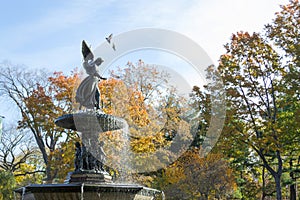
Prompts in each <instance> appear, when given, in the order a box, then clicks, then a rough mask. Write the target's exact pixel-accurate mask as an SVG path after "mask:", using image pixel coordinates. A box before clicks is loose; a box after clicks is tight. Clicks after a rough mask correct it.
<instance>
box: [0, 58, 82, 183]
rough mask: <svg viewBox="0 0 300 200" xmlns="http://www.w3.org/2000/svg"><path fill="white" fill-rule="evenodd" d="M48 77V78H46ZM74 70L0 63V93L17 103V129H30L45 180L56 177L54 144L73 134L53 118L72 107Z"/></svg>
mask: <svg viewBox="0 0 300 200" xmlns="http://www.w3.org/2000/svg"><path fill="white" fill-rule="evenodd" d="M48 77H49V78H48ZM76 81H77V73H74V74H72V75H71V76H69V77H67V76H64V75H63V74H62V73H54V74H53V75H52V76H51V75H50V74H49V73H48V72H46V71H45V70H35V71H33V70H29V69H25V68H24V67H22V66H13V65H11V64H9V63H2V64H1V72H0V93H1V95H4V96H5V97H6V98H7V100H8V102H9V103H12V104H14V105H16V106H17V108H18V109H19V111H20V113H21V116H22V118H21V119H20V120H19V122H18V128H19V129H28V130H30V131H31V134H32V135H33V137H34V139H35V142H36V144H37V146H38V148H39V150H40V152H41V154H42V158H43V161H44V164H45V166H46V170H45V171H46V177H47V182H52V180H53V179H54V178H55V177H56V175H57V173H58V170H57V166H56V165H53V161H54V160H55V159H56V156H57V155H56V154H55V153H56V151H55V150H56V148H57V145H58V143H59V142H62V140H64V141H65V142H67V141H68V140H69V139H70V138H72V137H73V136H74V133H73V132H71V131H67V130H64V129H63V128H60V127H58V126H56V125H55V124H54V120H55V119H56V118H57V117H59V116H60V115H62V114H65V113H66V112H70V111H71V109H72V107H71V104H72V93H73V89H74V86H75V83H76Z"/></svg>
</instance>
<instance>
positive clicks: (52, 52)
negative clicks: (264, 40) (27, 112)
mask: <svg viewBox="0 0 300 200" xmlns="http://www.w3.org/2000/svg"><path fill="white" fill-rule="evenodd" d="M287 3H288V0H277V1H274V0H226V1H222V0H206V1H204V0H176V1H174V0H160V1H145V0H139V1H137V0H124V1H116V0H106V1H100V0H64V1H62V0H61V1H58V0H44V1H35V0H26V1H16V0H10V1H2V2H1V7H0V19H1V20H0V27H1V31H0V44H1V47H0V62H2V61H4V60H8V61H10V62H11V63H13V64H22V65H26V66H28V67H31V68H47V69H49V70H50V71H64V72H65V73H69V72H70V71H71V70H72V69H74V68H75V67H79V68H80V67H81V61H82V58H81V41H82V40H83V39H85V40H86V41H87V42H88V43H89V44H91V45H92V49H93V48H94V47H97V46H99V45H100V44H102V43H104V42H105V37H106V36H108V35H109V34H110V33H114V35H119V34H122V33H123V32H127V31H131V30H134V29H139V28H161V29H168V30H172V31H176V32H178V33H181V34H184V35H185V36H187V37H188V38H190V39H191V40H193V41H195V42H196V43H198V44H199V45H200V46H201V47H202V48H203V49H204V50H205V51H206V52H207V54H208V55H209V56H210V58H211V59H212V60H213V62H214V63H217V62H218V58H219V56H220V55H221V54H223V53H225V50H224V48H223V45H224V44H226V43H227V42H229V39H230V37H231V35H232V33H236V32H237V31H241V30H242V31H248V32H250V33H252V32H261V31H262V29H263V27H264V25H265V24H267V23H271V22H272V19H274V17H275V12H277V11H279V10H280V8H279V5H280V4H287ZM138 55H140V54H138ZM129 57H130V56H129ZM130 58H132V57H130ZM122 59H123V60H126V58H125V59H124V58H122ZM122 59H121V60H122ZM149 59H150V57H149ZM133 62H135V61H134V60H133ZM148 62H150V63H154V62H156V64H164V63H157V62H158V61H152V60H149V61H148ZM124 64H126V63H124ZM10 112H11V111H9V110H5V109H4V110H3V108H0V114H2V115H7V113H10Z"/></svg>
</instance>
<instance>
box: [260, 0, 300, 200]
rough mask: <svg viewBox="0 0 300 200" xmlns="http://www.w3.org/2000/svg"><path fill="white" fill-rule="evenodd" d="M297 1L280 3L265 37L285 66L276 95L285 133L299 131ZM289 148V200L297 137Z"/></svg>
mask: <svg viewBox="0 0 300 200" xmlns="http://www.w3.org/2000/svg"><path fill="white" fill-rule="evenodd" d="M299 16H300V4H299V1H298V0H290V3H289V4H287V5H282V6H281V11H280V12H277V13H276V18H275V19H274V21H273V23H271V24H268V25H267V26H266V33H267V36H268V38H270V40H271V41H272V42H274V43H275V45H276V47H277V48H279V49H280V50H282V52H283V57H284V65H285V67H286V69H287V74H286V75H285V76H284V77H283V85H284V86H285V87H284V88H283V89H285V91H284V95H281V97H279V99H280V104H281V105H280V110H279V115H281V118H285V119H287V120H282V121H281V122H282V123H281V128H282V129H285V131H284V132H287V133H289V132H294V133H293V134H292V135H294V136H295V135H297V134H299V126H300V125H299V122H300V118H299V116H300V107H299V105H300V102H299V101H300V90H299V85H300V79H299V77H300V69H299V65H300V20H299ZM289 139H290V144H291V145H290V149H289V150H288V151H287V152H286V155H285V156H288V158H287V159H286V162H287V170H286V171H287V172H288V173H289V175H290V199H293V200H294V199H296V198H297V197H296V196H297V194H296V191H297V188H296V185H297V178H299V176H300V175H299V172H300V166H299V164H300V157H299V152H300V151H299V145H296V144H297V143H299V137H294V138H293V137H291V138H289Z"/></svg>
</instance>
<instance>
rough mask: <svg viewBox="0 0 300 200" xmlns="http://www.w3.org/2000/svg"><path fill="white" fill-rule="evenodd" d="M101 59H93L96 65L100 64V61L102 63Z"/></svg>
mask: <svg viewBox="0 0 300 200" xmlns="http://www.w3.org/2000/svg"><path fill="white" fill-rule="evenodd" d="M103 61H104V60H102V58H97V59H96V60H95V62H94V63H95V64H96V65H97V66H99V65H101V63H103Z"/></svg>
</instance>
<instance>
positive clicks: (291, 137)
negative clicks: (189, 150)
mask: <svg viewBox="0 0 300 200" xmlns="http://www.w3.org/2000/svg"><path fill="white" fill-rule="evenodd" d="M282 8H283V11H282V12H280V13H277V18H276V19H275V21H274V24H270V25H268V26H267V29H268V30H267V33H266V34H258V33H253V34H252V35H250V34H249V33H247V32H239V33H237V34H233V35H232V38H231V42H230V43H228V44H226V45H225V48H226V50H227V52H226V54H224V55H222V56H221V59H220V65H219V68H218V69H219V71H220V72H221V75H222V78H223V80H224V82H225V88H226V91H227V95H228V96H227V100H228V106H229V107H230V112H228V115H227V119H228V123H227V128H230V129H231V131H230V130H228V129H227V131H230V132H231V133H232V134H235V137H238V140H239V142H243V143H244V144H246V145H247V147H248V148H250V149H251V150H252V151H253V152H255V154H256V155H257V156H258V157H259V159H260V161H261V162H262V166H263V167H264V168H265V169H266V170H267V171H268V172H269V173H270V174H271V175H272V177H273V179H274V182H275V185H276V197H277V199H282V175H283V173H284V172H285V164H286V159H285V158H286V157H287V155H288V154H290V155H291V153H292V151H291V150H292V149H293V148H292V146H294V145H293V144H296V143H295V142H297V141H299V124H298V123H297V112H299V111H298V109H299V107H298V106H299V89H298V87H297V86H296V85H295V83H297V82H298V81H299V78H296V77H297V74H298V75H299V70H298V69H297V63H298V61H297V60H298V58H299V51H298V50H297V48H298V47H299V46H297V44H298V43H297V40H299V28H297V27H299V20H298V18H299V2H298V1H291V2H290V4H289V5H287V6H282ZM270 41H271V42H273V43H272V45H271V43H270ZM274 45H275V46H274ZM278 48H282V50H281V51H278ZM287 101H288V102H287ZM289 106H292V108H293V109H287V107H289ZM294 147H295V146H294ZM293 151H294V152H293V154H292V155H294V156H293V159H295V158H298V155H299V150H298V148H296V149H295V148H294V150H293ZM288 160H290V159H288Z"/></svg>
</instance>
